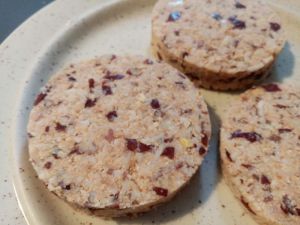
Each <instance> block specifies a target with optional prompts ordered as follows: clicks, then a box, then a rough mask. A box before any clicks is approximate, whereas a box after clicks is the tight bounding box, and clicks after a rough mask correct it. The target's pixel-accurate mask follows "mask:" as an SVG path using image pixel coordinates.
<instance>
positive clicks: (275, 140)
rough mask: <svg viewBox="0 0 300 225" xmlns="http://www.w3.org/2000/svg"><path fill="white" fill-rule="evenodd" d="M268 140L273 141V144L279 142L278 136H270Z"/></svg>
mask: <svg viewBox="0 0 300 225" xmlns="http://www.w3.org/2000/svg"><path fill="white" fill-rule="evenodd" d="M269 139H270V140H271V141H274V142H279V141H280V140H281V137H280V136H278V135H271V136H270V137H269Z"/></svg>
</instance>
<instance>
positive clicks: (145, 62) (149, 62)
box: [144, 59, 153, 65]
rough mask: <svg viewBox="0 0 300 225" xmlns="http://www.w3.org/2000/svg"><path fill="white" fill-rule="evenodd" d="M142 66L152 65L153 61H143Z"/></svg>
mask: <svg viewBox="0 0 300 225" xmlns="http://www.w3.org/2000/svg"><path fill="white" fill-rule="evenodd" d="M144 64H147V65H152V64H153V61H152V60H151V59H146V60H145V61H144Z"/></svg>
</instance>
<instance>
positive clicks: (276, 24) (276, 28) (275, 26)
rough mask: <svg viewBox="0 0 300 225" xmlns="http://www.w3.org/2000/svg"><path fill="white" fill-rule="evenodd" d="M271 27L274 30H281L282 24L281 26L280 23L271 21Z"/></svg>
mask: <svg viewBox="0 0 300 225" xmlns="http://www.w3.org/2000/svg"><path fill="white" fill-rule="evenodd" d="M270 28H271V30H273V31H275V32H276V31H279V30H280V28H281V26H280V24H278V23H272V22H271V23H270Z"/></svg>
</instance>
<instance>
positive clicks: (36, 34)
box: [0, 0, 300, 225]
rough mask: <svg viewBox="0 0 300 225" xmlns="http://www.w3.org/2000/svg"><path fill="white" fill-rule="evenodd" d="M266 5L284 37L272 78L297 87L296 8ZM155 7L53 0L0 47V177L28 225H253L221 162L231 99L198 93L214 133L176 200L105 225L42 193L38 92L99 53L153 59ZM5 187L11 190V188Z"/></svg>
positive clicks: (291, 0) (299, 30) (299, 31)
mask: <svg viewBox="0 0 300 225" xmlns="http://www.w3.org/2000/svg"><path fill="white" fill-rule="evenodd" d="M269 2H270V4H271V5H272V7H273V8H274V9H275V10H276V11H278V13H279V14H280V16H281V17H282V20H283V22H284V27H285V30H286V31H287V37H288V43H287V44H286V46H285V48H284V50H283V52H282V53H281V55H280V57H279V59H278V61H277V63H276V66H275V68H274V70H273V75H272V76H271V78H270V79H271V80H276V81H279V82H293V83H295V82H300V79H299V76H297V75H300V25H299V24H300V14H299V11H300V2H299V1H298V0H272V1H271V0H270V1H269ZM154 3H155V1H154V0H102V1H96V0H58V1H55V2H54V3H53V4H51V5H49V6H48V7H46V8H45V9H43V10H42V11H40V12H39V13H37V14H36V15H34V16H33V17H32V18H31V19H29V20H28V21H27V22H26V23H24V24H23V25H22V26H21V27H20V28H18V30H17V31H16V32H14V33H13V34H12V35H11V36H10V37H9V38H8V39H7V40H6V41H5V42H4V43H3V44H2V45H1V47H0V62H1V63H0V71H1V82H0V92H1V100H0V104H1V115H0V120H1V121H5V122H4V123H5V124H6V125H4V124H2V125H1V126H0V129H1V139H0V143H1V145H2V146H8V147H7V149H5V152H6V151H7V150H8V149H9V151H10V154H9V155H10V156H11V159H10V161H8V160H7V157H2V158H1V159H0V160H1V161H0V165H1V166H2V167H3V168H2V171H1V178H3V177H5V176H6V175H7V173H9V172H10V173H11V174H12V175H13V185H14V189H15V192H16V194H17V196H18V201H19V205H20V207H21V208H22V212H23V214H24V215H25V218H26V221H27V223H28V224H30V225H40V224H43V225H55V224H57V225H77V224H78V225H79V224H80V225H82V224H86V225H90V224H93V225H95V224H99V225H101V224H189V225H193V224H205V225H212V224H216V225H234V224H237V225H240V224H243V225H254V224H255V222H253V220H252V219H251V218H250V217H249V216H248V215H247V214H246V213H245V212H244V210H243V209H242V208H241V207H240V205H239V204H240V203H239V202H238V201H237V200H236V199H234V197H233V195H232V193H231V192H230V190H229V189H228V187H227V186H226V184H225V183H224V181H223V179H222V176H221V174H220V168H219V163H218V160H219V157H218V150H217V136H218V126H219V118H221V117H222V111H223V109H224V107H226V105H227V103H228V101H230V100H231V99H232V98H234V96H235V94H229V93H222V92H212V91H203V93H204V95H205V98H206V100H207V102H208V104H209V106H210V108H211V110H210V111H211V115H212V120H213V128H214V132H213V140H212V142H211V146H210V149H209V154H208V156H207V157H206V159H205V161H204V163H203V165H202V167H201V170H200V171H199V172H198V173H197V174H196V176H195V177H194V179H193V180H192V182H191V183H190V184H189V185H188V186H187V188H185V189H184V190H183V191H182V192H181V193H179V194H178V196H177V197H176V198H175V199H174V200H172V201H171V202H169V203H167V204H165V205H163V206H161V207H159V208H158V209H157V210H155V211H153V212H150V213H147V214H145V215H142V216H140V217H138V218H135V219H128V218H122V219H116V220H103V219H101V218H96V217H91V216H88V215H85V214H83V213H81V212H78V211H75V210H74V209H72V208H71V207H70V206H69V205H68V204H66V203H64V202H63V201H62V200H60V199H58V198H57V197H56V196H54V195H53V194H51V193H49V192H48V191H47V190H46V188H45V187H44V186H43V185H42V183H41V182H40V181H39V180H38V179H37V178H36V175H35V173H34V171H33V169H32V167H31V165H30V164H29V162H28V152H27V142H26V124H27V122H28V115H29V112H30V109H31V106H32V103H33V100H34V97H33V96H34V95H35V94H36V93H37V92H38V90H39V88H40V87H41V86H42V85H43V84H44V83H45V82H46V81H47V79H48V78H49V77H50V76H51V74H53V73H54V72H55V71H57V70H59V69H60V68H61V67H62V66H63V65H66V64H69V63H71V62H77V61H80V60H81V59H87V58H92V57H95V56H97V55H101V54H104V53H117V54H125V53H129V54H130V53H132V54H142V55H147V56H150V55H151V54H150V49H149V46H150V14H151V10H152V7H153V5H154ZM297 71H298V72H297ZM8 135H9V136H8ZM4 173H5V174H4ZM4 175H5V176H4ZM4 188H5V190H6V191H9V190H11V187H10V186H9V185H5V187H4ZM15 205H16V203H15V202H14V201H13V200H12V201H7V207H6V208H8V209H5V213H7V214H9V213H12V212H10V211H12V210H13V209H14V208H15ZM6 222H7V221H6ZM9 222H10V221H8V222H7V223H9ZM11 223H12V224H16V223H13V222H11ZM20 223H21V224H23V222H22V221H21V222H20ZM1 224H2V222H1Z"/></svg>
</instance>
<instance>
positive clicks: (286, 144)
mask: <svg viewBox="0 0 300 225" xmlns="http://www.w3.org/2000/svg"><path fill="white" fill-rule="evenodd" d="M222 121H223V124H222V129H221V143H220V145H221V146H220V151H221V159H222V168H223V173H224V177H225V179H226V180H227V182H228V184H229V185H230V186H231V188H232V190H233V192H234V194H235V196H236V197H237V198H238V199H239V200H240V201H241V203H242V204H243V205H244V206H245V207H246V208H247V209H248V211H249V212H250V213H251V214H252V215H253V216H254V218H255V219H256V220H257V221H258V222H259V223H260V224H266V225H275V224H276V225H298V224H300V188H299V187H300V89H299V87H292V86H288V85H277V84H269V85H264V86H262V87H257V88H255V89H251V90H249V91H247V92H245V93H244V94H242V95H241V96H240V97H239V99H238V100H236V101H234V102H232V104H230V105H229V106H228V111H227V112H226V115H225V117H224V118H222Z"/></svg>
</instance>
